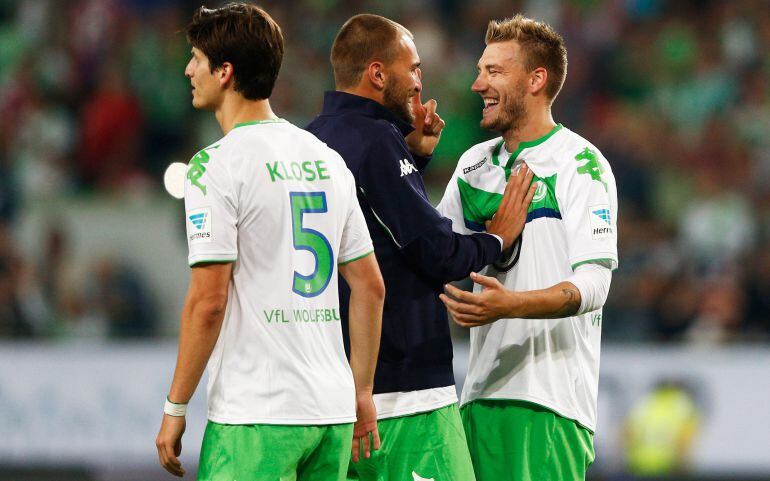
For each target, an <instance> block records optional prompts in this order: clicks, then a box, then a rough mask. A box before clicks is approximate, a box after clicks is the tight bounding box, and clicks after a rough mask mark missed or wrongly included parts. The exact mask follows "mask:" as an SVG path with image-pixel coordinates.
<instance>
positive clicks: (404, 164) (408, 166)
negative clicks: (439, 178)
mask: <svg viewBox="0 0 770 481" xmlns="http://www.w3.org/2000/svg"><path fill="white" fill-rule="evenodd" d="M399 162H400V164H401V177H403V176H405V175H409V174H413V173H415V172H417V167H415V166H414V165H413V164H412V163H411V162H409V160H408V159H401V160H400V161H399Z"/></svg>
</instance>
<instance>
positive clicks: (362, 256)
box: [337, 250, 374, 266]
mask: <svg viewBox="0 0 770 481" xmlns="http://www.w3.org/2000/svg"><path fill="white" fill-rule="evenodd" d="M372 252H374V251H373V250H371V251H369V252H367V253H366V254H361V255H360V256H358V257H354V258H352V259H348V260H346V261H345V262H340V263H338V264H337V265H339V266H344V265H345V264H350V263H351V262H355V261H357V260H358V259H363V258H364V257H366V256H368V255H369V254H371V253H372Z"/></svg>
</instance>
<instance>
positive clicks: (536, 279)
mask: <svg viewBox="0 0 770 481" xmlns="http://www.w3.org/2000/svg"><path fill="white" fill-rule="evenodd" d="M486 43H487V47H486V49H485V50H484V53H483V55H482V56H481V59H480V60H479V62H478V70H479V73H478V77H477V78H476V81H475V82H474V83H473V86H472V90H473V91H474V92H476V93H478V94H479V95H481V97H482V98H483V100H484V108H483V113H482V120H481V126H482V127H484V128H486V129H490V130H494V131H497V132H500V133H501V135H502V136H501V137H498V138H496V139H493V140H490V141H488V142H483V143H481V144H478V145H476V146H474V147H472V148H470V149H469V150H468V151H467V152H465V154H463V156H462V157H461V159H460V161H459V165H458V166H457V170H456V171H455V173H454V176H453V178H452V180H451V181H450V183H449V185H448V187H447V189H446V193H445V194H444V197H443V199H442V200H441V203H440V205H439V210H440V211H441V212H442V213H443V214H444V215H446V216H447V217H449V218H451V219H452V224H453V227H454V229H455V230H456V231H457V232H463V233H470V232H475V231H478V230H481V229H483V225H484V223H485V221H486V220H488V219H489V218H490V217H491V215H492V214H493V213H494V211H495V209H496V208H497V203H498V202H499V199H500V198H501V193H502V191H503V187H504V186H505V184H506V179H507V178H508V176H509V175H512V173H513V172H516V170H517V169H518V168H519V166H520V165H521V164H522V163H523V162H526V164H527V165H528V166H529V168H530V169H531V171H532V172H534V174H535V179H534V182H535V185H536V188H537V190H536V191H535V196H534V198H533V200H532V203H531V205H530V206H529V213H528V215H527V224H526V227H525V228H524V232H523V233H522V243H521V248H520V251H519V253H518V257H517V256H513V257H512V258H511V259H509V260H508V262H505V263H502V264H501V265H498V266H495V267H490V268H488V269H487V270H486V276H482V275H478V274H472V275H471V278H472V279H473V281H474V282H475V283H476V284H478V285H477V286H475V288H474V291H475V293H474V294H471V293H466V292H463V291H460V290H458V289H456V288H454V287H452V286H447V287H446V293H447V294H448V296H447V295H443V294H442V300H443V301H444V303H445V304H446V305H447V307H448V308H449V310H450V312H451V314H452V316H453V317H454V319H455V321H456V322H457V323H458V324H460V325H462V326H469V327H472V329H471V352H470V366H469V369H468V376H467V378H466V380H465V385H464V387H463V392H462V396H461V405H462V408H461V410H462V418H463V424H464V427H465V432H466V435H467V438H468V444H469V447H470V452H471V457H472V459H473V467H474V469H475V470H476V477H477V479H478V480H479V481H500V480H516V481H526V480H534V481H542V480H570V481H571V480H578V479H585V471H586V469H587V468H588V466H589V465H590V464H591V462H592V461H593V459H594V449H593V432H594V429H595V427H596V397H597V391H598V381H599V342H600V339H601V325H602V310H601V309H602V305H603V304H604V301H605V300H606V298H607V293H608V290H609V287H610V280H611V271H612V270H613V269H615V268H616V267H617V265H618V256H617V248H616V240H617V224H616V223H617V192H616V189H615V181H614V179H613V176H612V172H611V170H610V166H609V164H608V163H607V160H606V159H605V158H604V157H603V156H602V154H601V153H600V152H599V150H598V149H597V148H596V147H595V146H593V145H592V144H591V143H590V142H588V141H587V140H585V139H584V138H582V137H581V136H580V135H578V134H576V133H575V132H572V131H571V130H569V129H567V128H565V127H563V126H562V125H561V124H556V123H554V121H553V118H552V115H551V104H552V103H553V101H554V99H555V98H556V95H557V94H558V93H559V90H560V89H561V86H562V84H563V83H564V78H565V75H566V71H567V51H566V49H565V47H564V44H563V41H562V38H561V36H559V34H558V33H556V32H555V31H554V30H553V29H552V28H551V27H549V26H548V25H545V24H543V23H540V22H536V21H534V20H531V19H528V18H524V17H522V16H519V15H517V16H515V17H513V18H511V19H506V20H503V21H492V22H490V24H489V28H488V30H487V34H486ZM517 261H518V262H517Z"/></svg>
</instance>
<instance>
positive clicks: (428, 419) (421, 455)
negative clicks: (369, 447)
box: [348, 404, 476, 481]
mask: <svg viewBox="0 0 770 481" xmlns="http://www.w3.org/2000/svg"><path fill="white" fill-rule="evenodd" d="M377 424H378V429H379V432H380V441H381V442H382V445H381V446H380V449H379V451H372V456H371V457H370V458H369V459H364V457H363V454H362V455H361V460H360V461H358V462H357V463H353V462H352V461H351V462H350V468H349V469H348V480H351V481H352V480H360V481H422V480H426V481H431V480H435V481H474V480H475V479H476V478H475V477H474V476H473V466H472V465H471V458H470V456H469V454H468V445H467V443H466V441H465V433H464V432H463V426H462V422H461V421H460V412H459V410H458V409H457V404H452V405H449V406H446V407H443V408H440V409H436V410H435V411H429V412H426V413H420V414H413V415H411V416H403V417H398V418H391V419H383V420H381V421H379V422H378V423H377Z"/></svg>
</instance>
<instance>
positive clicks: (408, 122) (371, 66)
mask: <svg viewBox="0 0 770 481" xmlns="http://www.w3.org/2000/svg"><path fill="white" fill-rule="evenodd" d="M331 59H332V66H333V68H334V76H335V82H336V87H337V91H334V92H327V93H326V94H325V97H324V107H323V112H322V113H321V115H319V116H318V117H317V118H316V119H315V120H314V121H313V122H312V123H310V125H308V127H307V130H309V131H310V132H312V133H313V134H315V135H316V136H317V137H318V138H319V139H321V140H322V141H324V142H326V143H327V144H328V145H329V146H330V147H331V148H333V149H334V150H336V151H337V152H339V153H340V155H342V157H343V159H345V162H346V163H347V165H348V168H350V170H351V171H352V172H353V175H354V177H355V180H356V187H357V189H358V200H359V203H360V205H361V209H362V210H363V212H364V216H365V218H366V222H367V225H368V227H369V231H370V234H371V236H372V240H373V242H374V250H375V254H376V256H377V260H378V262H379V264H380V267H381V270H382V275H383V278H384V280H385V286H386V297H385V308H384V312H383V322H382V340H381V345H380V355H379V360H378V363H377V371H376V374H375V380H374V394H375V396H374V399H375V404H376V406H377V411H378V419H380V422H379V424H380V427H379V429H380V436H381V438H382V448H381V450H380V451H379V452H377V453H374V454H373V455H372V457H371V458H370V459H365V460H362V461H361V462H359V463H357V464H355V465H351V469H350V472H349V474H348V475H349V479H362V480H368V479H372V480H374V479H388V480H394V481H395V480H412V479H432V478H435V479H441V480H462V481H467V480H472V479H474V477H473V469H472V467H471V463H470V458H469V455H468V450H467V446H466V444H465V436H464V433H463V429H462V425H461V423H460V418H459V414H458V410H457V405H456V403H457V396H456V393H455V382H454V375H453V370H452V342H451V337H450V334H449V326H448V322H447V314H446V310H445V308H444V306H443V304H442V303H441V301H440V300H439V298H438V295H439V293H440V292H441V291H442V286H443V284H445V283H447V282H449V281H453V280H457V279H462V278H465V277H467V276H468V275H469V274H470V273H471V272H474V271H478V270H480V269H481V268H483V267H484V266H486V265H488V264H491V263H493V262H495V261H497V260H498V259H499V258H500V257H501V254H502V251H503V250H504V249H506V248H508V247H510V246H511V245H512V244H513V242H514V240H515V239H516V238H517V237H518V236H519V234H520V233H521V230H522V228H523V226H524V222H525V218H526V210H527V206H528V205H529V201H530V200H531V196H532V193H533V192H534V191H533V189H532V188H531V187H530V182H531V175H530V174H528V173H521V174H520V175H516V176H513V175H512V176H511V181H510V182H509V185H508V187H507V188H506V196H505V198H504V200H503V202H502V204H501V207H500V209H499V210H498V213H497V215H496V216H495V218H494V219H493V221H492V223H491V224H490V225H489V226H488V230H487V233H479V234H473V235H467V236H466V235H460V234H455V233H454V232H453V231H452V225H451V221H450V220H448V219H446V218H443V217H441V215H440V214H439V213H438V212H437V211H436V210H435V209H434V208H433V206H432V205H431V204H430V202H429V201H428V196H427V193H426V192H425V186H424V184H423V181H422V177H421V173H422V171H423V169H424V168H425V167H426V165H427V164H428V162H429V160H430V156H431V154H432V153H433V149H434V148H435V147H436V145H437V143H438V140H439V137H440V135H441V130H442V129H443V127H444V121H443V120H441V118H440V117H439V116H438V115H437V114H436V102H435V101H434V100H430V101H428V102H427V103H425V104H424V105H423V104H421V102H420V91H421V89H422V83H421V74H420V69H419V64H420V60H419V57H418V55H417V51H416V48H415V46H414V41H413V37H412V34H411V33H410V32H409V31H408V30H406V29H405V28H404V27H403V26H401V25H399V24H397V23H395V22H392V21H390V20H388V19H386V18H383V17H379V16H376V15H368V14H364V15H357V16H355V17H353V18H351V19H350V20H348V21H347V22H346V23H345V25H343V27H342V29H341V30H340V32H339V33H338V35H337V38H336V39H335V41H334V45H333V47H332V55H331ZM340 296H341V298H342V299H341V302H340V306H341V309H343V311H342V318H343V329H347V323H346V320H347V314H348V313H347V312H346V311H345V310H344V309H345V308H344V307H342V306H347V305H348V298H349V296H350V291H349V289H347V286H345V285H344V282H342V280H340ZM346 337H347V333H346ZM346 342H347V341H346ZM378 476H379V477H378Z"/></svg>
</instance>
